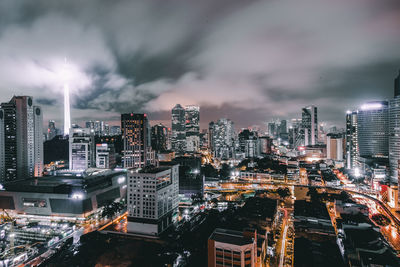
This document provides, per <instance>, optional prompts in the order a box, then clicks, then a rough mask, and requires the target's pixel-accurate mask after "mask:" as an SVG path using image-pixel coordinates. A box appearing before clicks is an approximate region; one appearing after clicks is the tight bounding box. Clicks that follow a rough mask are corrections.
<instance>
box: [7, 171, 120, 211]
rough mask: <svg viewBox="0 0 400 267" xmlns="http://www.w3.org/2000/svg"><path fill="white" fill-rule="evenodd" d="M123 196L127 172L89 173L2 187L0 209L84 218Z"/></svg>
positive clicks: (59, 176)
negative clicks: (3, 188)
mask: <svg viewBox="0 0 400 267" xmlns="http://www.w3.org/2000/svg"><path fill="white" fill-rule="evenodd" d="M125 196H126V172H124V171H109V170H108V171H104V170H103V171H100V170H88V171H86V172H79V173H77V172H60V173H59V174H57V175H56V176H50V177H42V178H40V179H35V180H33V179H24V180H19V181H14V182H10V183H7V184H5V190H4V191H0V208H1V209H5V210H8V211H9V212H10V211H11V212H15V213H18V214H27V215H39V216H54V217H55V216H59V217H71V218H84V217H86V216H88V215H90V214H92V213H94V212H96V211H98V209H99V208H101V207H103V206H104V205H105V204H106V203H108V202H110V201H114V200H118V199H121V198H125Z"/></svg>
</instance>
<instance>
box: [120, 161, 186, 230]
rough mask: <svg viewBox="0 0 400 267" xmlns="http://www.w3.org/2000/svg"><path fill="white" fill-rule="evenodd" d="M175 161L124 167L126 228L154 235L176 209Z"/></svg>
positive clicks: (166, 222)
mask: <svg viewBox="0 0 400 267" xmlns="http://www.w3.org/2000/svg"><path fill="white" fill-rule="evenodd" d="M178 195H179V165H172V166H163V167H152V166H149V167H145V168H143V169H131V170H130V171H128V193H127V199H128V225H127V230H128V232H134V233H140V234H145V235H153V236H156V235H158V234H160V233H161V232H163V231H164V230H165V229H167V228H168V227H169V226H170V225H171V224H172V217H173V215H174V213H175V212H176V211H177V209H178V203H179V202H178Z"/></svg>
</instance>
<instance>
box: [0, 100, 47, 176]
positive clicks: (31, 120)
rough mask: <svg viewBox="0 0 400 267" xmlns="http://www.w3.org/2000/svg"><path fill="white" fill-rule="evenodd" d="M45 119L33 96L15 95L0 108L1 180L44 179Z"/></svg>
mask: <svg viewBox="0 0 400 267" xmlns="http://www.w3.org/2000/svg"><path fill="white" fill-rule="evenodd" d="M42 120H43V117H42V112H41V109H40V107H37V106H33V100H32V97H29V96H14V97H13V98H12V99H11V100H10V102H8V103H2V104H1V106H0V127H1V130H0V133H1V135H0V139H1V141H0V181H1V182H8V181H15V180H17V179H21V178H25V177H34V176H42V172H43V121H42Z"/></svg>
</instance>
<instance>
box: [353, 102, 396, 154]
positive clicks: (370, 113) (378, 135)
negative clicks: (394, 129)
mask: <svg viewBox="0 0 400 267" xmlns="http://www.w3.org/2000/svg"><path fill="white" fill-rule="evenodd" d="M388 111H389V109H388V102H387V101H373V102H368V103H366V104H364V105H362V106H361V108H360V110H359V111H358V115H357V127H358V146H359V154H360V157H366V158H368V157H372V158H387V157H388V155H389V112H388Z"/></svg>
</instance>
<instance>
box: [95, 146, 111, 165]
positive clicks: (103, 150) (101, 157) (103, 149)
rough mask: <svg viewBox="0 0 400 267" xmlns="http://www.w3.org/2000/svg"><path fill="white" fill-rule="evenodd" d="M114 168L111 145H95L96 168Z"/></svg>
mask: <svg viewBox="0 0 400 267" xmlns="http://www.w3.org/2000/svg"><path fill="white" fill-rule="evenodd" d="M115 166H116V161H115V148H114V145H113V144H105V143H103V144H96V167H97V168H99V169H113V168H115Z"/></svg>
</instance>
